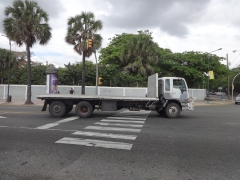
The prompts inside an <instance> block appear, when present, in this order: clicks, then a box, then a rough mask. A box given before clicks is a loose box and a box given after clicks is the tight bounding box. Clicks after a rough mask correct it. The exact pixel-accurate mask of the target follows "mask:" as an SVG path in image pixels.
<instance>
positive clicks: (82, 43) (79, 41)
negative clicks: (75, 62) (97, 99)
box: [65, 12, 103, 94]
mask: <svg viewBox="0 0 240 180" xmlns="http://www.w3.org/2000/svg"><path fill="white" fill-rule="evenodd" d="M102 27H103V25H102V21H100V20H95V17H94V14H93V13H92V12H82V13H81V14H80V15H76V16H75V17H71V18H69V19H68V30H67V35H66V37H65V40H66V42H67V43H68V44H71V45H74V50H75V51H76V52H77V53H78V54H79V55H82V80H81V85H82V94H85V81H86V79H85V57H90V56H91V55H92V49H89V48H88V47H87V40H88V39H93V41H94V49H99V48H100V47H101V42H102V37H101V36H100V35H99V34H96V32H97V31H98V30H101V29H102Z"/></svg>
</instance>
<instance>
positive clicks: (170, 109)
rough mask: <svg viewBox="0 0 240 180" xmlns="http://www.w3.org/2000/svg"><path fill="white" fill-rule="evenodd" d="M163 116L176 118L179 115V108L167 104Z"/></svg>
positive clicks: (172, 104)
mask: <svg viewBox="0 0 240 180" xmlns="http://www.w3.org/2000/svg"><path fill="white" fill-rule="evenodd" d="M165 114H166V116H167V117H168V118H171V119H173V118H178V117H179V115H180V107H179V105H178V104H177V103H169V104H168V105H167V107H165Z"/></svg>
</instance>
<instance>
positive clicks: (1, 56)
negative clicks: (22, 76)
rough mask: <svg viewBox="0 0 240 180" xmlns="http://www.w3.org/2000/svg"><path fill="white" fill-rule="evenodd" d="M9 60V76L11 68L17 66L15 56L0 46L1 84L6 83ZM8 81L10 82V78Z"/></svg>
mask: <svg viewBox="0 0 240 180" xmlns="http://www.w3.org/2000/svg"><path fill="white" fill-rule="evenodd" d="M9 59H10V61H9ZM9 62H10V76H11V69H13V68H15V67H17V62H16V57H15V56H14V54H13V53H12V52H11V53H10V51H9V50H5V49H1V48H0V82H1V83H3V84H7V83H8V74H9ZM10 83H11V78H10Z"/></svg>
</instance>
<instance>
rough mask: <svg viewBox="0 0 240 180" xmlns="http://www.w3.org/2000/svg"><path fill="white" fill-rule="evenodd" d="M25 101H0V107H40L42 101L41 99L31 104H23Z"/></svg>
mask: <svg viewBox="0 0 240 180" xmlns="http://www.w3.org/2000/svg"><path fill="white" fill-rule="evenodd" d="M25 102H26V100H24V99H16V100H14V99H13V100H12V101H11V102H6V100H3V99H0V105H7V106H10V105H24V106H42V105H43V103H44V101H43V100H41V99H34V100H32V102H33V104H25Z"/></svg>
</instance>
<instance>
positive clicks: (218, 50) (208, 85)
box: [207, 48, 222, 103]
mask: <svg viewBox="0 0 240 180" xmlns="http://www.w3.org/2000/svg"><path fill="white" fill-rule="evenodd" d="M219 50H222V48H219V49H217V50H214V51H211V52H210V53H208V90H207V103H209V98H210V97H209V58H210V54H211V53H213V52H215V51H219Z"/></svg>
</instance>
